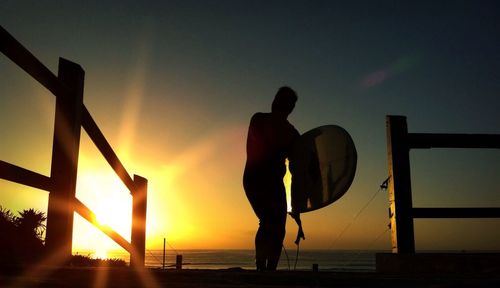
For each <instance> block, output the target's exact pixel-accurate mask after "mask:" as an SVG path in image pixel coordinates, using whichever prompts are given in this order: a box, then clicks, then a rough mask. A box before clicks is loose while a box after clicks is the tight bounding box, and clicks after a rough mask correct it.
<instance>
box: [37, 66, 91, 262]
mask: <svg viewBox="0 0 500 288" xmlns="http://www.w3.org/2000/svg"><path fill="white" fill-rule="evenodd" d="M84 77H85V72H84V71H83V69H82V68H81V67H80V65H78V64H76V63H73V62H71V61H68V60H65V59H63V58H60V59H59V74H58V78H59V80H60V81H61V83H62V84H63V85H64V86H65V87H66V89H61V90H60V91H61V92H62V91H65V92H63V93H59V94H58V95H56V96H57V97H56V115H55V127H54V142H53V145H52V165H51V171H50V178H51V181H52V187H51V190H50V193H49V204H48V209H47V234H46V239H45V242H46V248H47V252H48V253H49V254H51V255H58V256H60V257H61V258H60V260H62V261H64V260H65V259H69V257H70V256H71V249H72V239H73V213H74V208H73V199H74V197H75V191H76V177H77V169H78V151H79V147H80V130H81V115H82V107H83V85H84Z"/></svg>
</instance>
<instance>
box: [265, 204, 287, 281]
mask: <svg viewBox="0 0 500 288" xmlns="http://www.w3.org/2000/svg"><path fill="white" fill-rule="evenodd" d="M286 215H287V214H286V209H285V210H284V211H281V212H280V211H276V212H275V213H273V217H272V219H271V223H272V225H270V226H272V229H271V230H270V231H269V246H268V249H269V250H268V259H267V270H272V271H274V270H276V268H277V267H278V262H279V260H280V256H281V249H282V247H283V240H284V239H285V225H286Z"/></svg>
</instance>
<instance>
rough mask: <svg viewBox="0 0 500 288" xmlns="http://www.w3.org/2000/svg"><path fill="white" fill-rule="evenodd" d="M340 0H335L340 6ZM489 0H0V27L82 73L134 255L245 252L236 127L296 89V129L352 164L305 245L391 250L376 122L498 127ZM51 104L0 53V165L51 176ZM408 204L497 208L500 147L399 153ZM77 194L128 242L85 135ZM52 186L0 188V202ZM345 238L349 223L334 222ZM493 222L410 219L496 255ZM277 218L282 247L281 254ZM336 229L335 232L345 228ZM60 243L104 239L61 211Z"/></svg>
mask: <svg viewBox="0 0 500 288" xmlns="http://www.w3.org/2000/svg"><path fill="white" fill-rule="evenodd" d="M346 3H349V4H346ZM499 19H500V4H499V2H498V1H342V2H341V1H11V0H7V1H2V2H1V3H0V25H2V26H3V27H4V28H5V29H6V30H7V31H9V32H10V33H11V34H12V35H13V36H14V37H15V38H16V39H18V40H19V41H20V42H21V43H22V44H23V45H25V46H26V47H27V48H28V49H29V50H30V51H31V52H32V53H33V54H34V55H36V56H37V57H38V58H39V59H40V60H41V61H42V62H43V63H44V64H45V65H46V66H47V67H48V68H49V69H50V70H51V71H53V72H54V73H55V74H56V75H57V65H58V58H59V57H63V58H66V59H69V60H71V61H73V62H76V63H78V64H79V65H81V66H82V67H83V69H84V70H85V73H86V74H85V92H84V103H85V105H86V107H87V108H88V110H89V111H90V113H91V114H92V115H93V117H94V119H95V121H96V122H97V123H98V125H99V126H100V128H101V130H102V131H103V133H104V135H106V137H107V139H108V141H109V142H110V144H111V145H112V147H113V148H114V149H115V151H116V152H117V154H118V156H119V157H120V159H121V160H122V162H123V163H124V165H125V167H126V168H127V169H128V172H129V173H131V174H138V175H141V176H143V177H145V178H147V179H148V180H149V190H148V215H147V217H148V219H147V220H148V223H147V248H148V249H158V248H161V247H162V245H163V237H166V238H167V241H168V243H169V244H170V245H171V246H172V247H175V248H176V249H191V248H200V249H201V248H203V249H205V248H209V249H210V248H213V249H216V248H253V241H254V234H255V231H256V229H257V225H258V221H257V218H256V217H255V216H254V214H253V211H252V209H251V207H250V205H249V204H248V202H247V199H246V197H245V194H244V191H243V187H242V173H243V167H244V163H245V141H246V133H247V127H248V123H249V119H250V117H251V116H252V115H253V113H255V112H257V111H262V112H266V111H270V105H271V101H272V99H273V97H274V94H275V93H276V90H277V89H278V88H279V87H280V86H282V85H289V86H291V87H292V88H294V89H295V90H296V91H297V93H298V95H299V100H298V102H297V105H296V109H295V111H294V112H293V113H292V115H291V116H290V118H289V120H290V122H291V123H292V124H294V125H295V127H296V128H297V129H298V130H299V131H300V132H301V133H304V132H306V131H307V130H309V129H312V128H314V127H317V126H320V125H325V124H336V125H339V126H342V127H344V128H345V129H346V130H347V131H348V132H349V133H350V134H351V136H352V138H353V140H354V142H355V144H356V148H357V151H358V170H357V173H356V177H355V179H354V182H353V185H352V186H351V188H350V190H349V191H348V192H347V193H346V195H345V196H344V197H343V198H341V199H340V200H338V201H337V202H335V203H334V204H332V205H330V206H328V207H326V208H323V209H321V210H318V211H314V212H310V213H307V214H304V215H303V222H304V230H305V233H306V240H305V241H304V242H303V244H302V246H301V249H316V248H319V249H390V233H389V232H387V231H386V230H387V224H388V223H389V219H388V196H387V192H386V191H381V192H380V193H379V194H377V196H376V197H375V199H374V200H373V201H372V202H371V203H370V204H369V206H367V208H366V209H364V211H363V212H362V213H361V214H360V215H359V216H357V217H356V218H355V216H356V214H357V213H358V212H359V211H360V210H361V209H362V208H363V207H364V206H365V204H366V203H367V202H368V201H369V200H370V199H371V197H372V196H373V195H374V193H376V192H377V190H378V188H379V185H380V184H381V183H382V181H384V180H385V179H386V178H387V174H388V172H387V150H386V131H385V116H386V115H405V116H407V117H408V119H407V121H408V125H409V131H410V132H426V133H432V132H434V133H495V134H499V133H500V117H499V111H500V37H499V35H500V20H499ZM54 108H55V97H54V96H53V95H52V94H50V93H49V92H48V91H47V90H46V89H45V88H43V87H42V86H41V85H40V84H38V83H37V82H35V81H34V80H32V79H31V78H30V77H29V76H28V75H27V74H26V73H25V72H23V71H22V70H21V69H19V68H17V66H16V65H15V64H13V63H12V62H11V61H10V60H9V59H8V58H7V57H5V56H3V55H0V117H1V118H0V137H1V141H0V159H1V160H3V161H7V162H10V163H13V164H16V165H19V166H22V167H25V168H28V169H31V170H34V171H37V172H38V173H41V174H44V175H49V174H50V161H51V149H52V148H51V147H52V137H53V125H54ZM411 169H412V189H413V203H414V206H416V207H481V206H485V207H500V180H499V176H500V175H499V171H500V151H499V150H478V149H472V150H463V149H457V150H452V149H433V150H419V151H412V153H411ZM78 173H79V174H78V185H77V186H78V187H77V197H78V198H79V199H80V200H81V201H82V202H83V203H85V204H86V205H88V206H89V207H90V208H91V209H92V210H94V211H95V212H96V213H97V214H98V216H99V217H100V218H101V220H102V221H104V222H106V223H110V225H111V226H112V227H114V228H115V229H116V230H117V231H118V232H120V233H121V234H122V235H123V236H124V237H125V238H129V237H130V223H131V220H130V218H131V198H130V196H129V194H128V191H127V190H126V189H125V186H124V185H123V184H121V182H119V181H118V177H116V176H115V175H114V172H113V171H112V170H111V168H110V167H109V165H108V164H107V163H106V162H105V160H104V158H103V157H102V156H101V155H100V153H99V152H98V150H97V149H96V148H95V147H94V146H93V144H92V142H91V140H90V139H89V137H88V135H87V134H85V132H84V131H83V130H82V138H81V150H80V159H79V171H78ZM47 197H48V193H47V192H44V191H40V190H36V189H32V188H28V187H24V186H21V185H17V184H12V183H9V182H6V181H4V180H0V205H1V206H2V207H4V208H8V209H10V210H12V211H18V210H22V209H27V208H31V207H33V208H37V209H39V210H41V211H46V210H47ZM346 227H347V228H346ZM499 227H500V219H463V220H462V219H453V220H415V231H416V234H415V236H416V247H417V249H418V250H426V249H454V250H462V249H494V250H500V229H499ZM296 230H297V228H296V226H295V224H294V223H292V221H291V219H289V221H288V224H287V238H286V240H285V246H286V247H287V248H292V249H293V248H294V246H295V245H294V244H293V240H294V239H295V233H296ZM343 231H344V232H343ZM73 244H74V245H73V248H74V250H80V249H82V250H83V249H89V250H94V251H102V250H103V249H104V250H106V249H112V248H115V247H116V246H113V244H111V242H110V241H109V240H107V238H106V237H105V236H103V235H102V234H101V233H100V232H99V231H97V230H96V229H94V228H92V227H91V225H90V224H88V223H87V222H86V221H85V220H83V219H82V218H80V217H79V216H75V228H74V243H73Z"/></svg>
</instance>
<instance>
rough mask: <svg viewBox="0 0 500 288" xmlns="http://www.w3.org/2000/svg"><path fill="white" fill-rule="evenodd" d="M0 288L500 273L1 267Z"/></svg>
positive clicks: (376, 282)
mask: <svg viewBox="0 0 500 288" xmlns="http://www.w3.org/2000/svg"><path fill="white" fill-rule="evenodd" d="M0 287H172V288H176V287H179V288H184V287H208V288H212V287H246V288H252V287H492V288H493V287H500V275H495V274H493V275H492V274H489V275H484V274H483V275H472V274H470V275H463V274H446V275H442V274H439V275H438V274H419V275H402V274H381V273H375V272H372V273H370V272H364V273H363V272H326V271H325V272H323V271H319V272H312V271H276V272H257V271H252V270H242V269H225V270H159V269H144V271H142V273H138V272H137V271H135V270H133V269H130V268H71V267H69V268H59V269H48V268H43V269H38V270H37V271H24V272H20V271H16V270H12V269H11V270H3V271H1V273H0Z"/></svg>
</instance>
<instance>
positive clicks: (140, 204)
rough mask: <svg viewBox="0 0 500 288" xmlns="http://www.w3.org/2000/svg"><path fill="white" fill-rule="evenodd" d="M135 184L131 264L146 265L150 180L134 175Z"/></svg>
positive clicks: (133, 192)
mask: <svg viewBox="0 0 500 288" xmlns="http://www.w3.org/2000/svg"><path fill="white" fill-rule="evenodd" d="M134 184H135V190H133V191H132V235H131V238H132V239H131V244H132V253H131V254H130V265H131V266H135V267H144V258H145V256H146V211H147V202H148V201H147V200H148V199H147V194H148V180H147V179H146V178H143V177H141V176H138V175H134Z"/></svg>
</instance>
